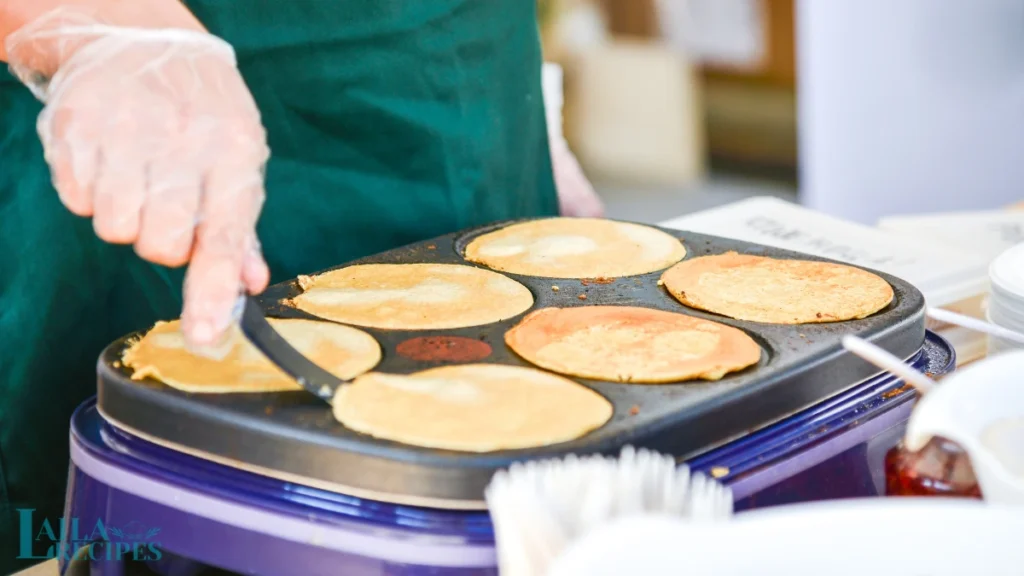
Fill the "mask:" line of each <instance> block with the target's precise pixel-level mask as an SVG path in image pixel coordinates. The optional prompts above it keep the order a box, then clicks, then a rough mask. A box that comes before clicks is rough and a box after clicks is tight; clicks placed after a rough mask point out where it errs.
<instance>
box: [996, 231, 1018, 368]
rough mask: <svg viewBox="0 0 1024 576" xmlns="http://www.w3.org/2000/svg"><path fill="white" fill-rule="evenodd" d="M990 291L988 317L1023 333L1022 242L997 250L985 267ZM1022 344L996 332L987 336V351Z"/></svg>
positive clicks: (1014, 347) (1000, 349)
mask: <svg viewBox="0 0 1024 576" xmlns="http://www.w3.org/2000/svg"><path fill="white" fill-rule="evenodd" d="M989 279H990V281H991V287H992V292H991V295H990V296H989V301H988V321H989V322H992V323H993V324H997V325H999V326H1002V327H1003V328H1008V329H1010V330H1015V331H1017V332H1021V333H1024V244H1018V245H1016V246H1014V247H1013V248H1010V249H1009V250H1007V251H1006V252H1003V253H1002V254H1000V255H999V256H998V257H997V258H996V259H995V260H993V261H992V265H991V266H990V267H989ZM1017 348H1024V346H1021V345H1020V344H1016V343H1014V342H1010V341H1009V340H1006V339H1004V338H999V337H997V336H989V338H988V353H989V354H999V353H1000V352H1006V351H1007V350H1013V349H1017Z"/></svg>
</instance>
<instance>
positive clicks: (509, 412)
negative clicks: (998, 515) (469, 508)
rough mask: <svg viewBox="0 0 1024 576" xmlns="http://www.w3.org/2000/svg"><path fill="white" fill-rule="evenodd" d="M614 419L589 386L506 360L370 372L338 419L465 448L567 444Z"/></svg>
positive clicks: (337, 410) (338, 400)
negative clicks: (505, 362) (403, 371)
mask: <svg viewBox="0 0 1024 576" xmlns="http://www.w3.org/2000/svg"><path fill="white" fill-rule="evenodd" d="M611 416H612V405H611V403H609V402H608V401H607V400H605V399H604V398H603V397H602V396H601V395H599V394H598V393H596V392H594V391H593V390H590V389H589V388H587V387H585V386H581V385H580V384H577V383H575V382H573V381H571V380H567V379H565V378H562V377H561V376H556V375H554V374H549V373H547V372H542V371H540V370H536V369H533V368H523V367H520V366H503V365H499V364H464V365H459V366H443V367H440V368H432V369H430V370H424V371H422V372H417V373H415V374H411V375H407V376H404V375H403V376H400V375H394V374H382V373H378V372H371V373H369V374H364V375H362V376H360V377H359V378H356V380H355V382H353V383H352V384H349V385H345V386H342V387H340V388H338V392H337V394H336V395H335V397H334V417H335V418H337V419H338V421H339V422H341V423H342V424H344V425H345V426H347V427H348V428H350V429H352V430H355V431H357V432H361V433H363V434H369V435H370V436H374V437H377V438H383V439H385V440H392V441H395V442H401V443H403V444H409V445H413V446H422V447H425V448H436V449H441V450H458V451H462V452H492V451H495V450H514V449H522V448H534V447H537V446H547V445H549V444H557V443H559V442H567V441H569V440H574V439H576V438H579V437H580V436H583V435H584V434H586V433H588V432H590V431H591V430H594V429H595V428H598V427H600V426H602V425H603V424H604V423H605V422H607V421H608V420H609V419H610V418H611Z"/></svg>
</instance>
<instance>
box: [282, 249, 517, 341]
mask: <svg viewBox="0 0 1024 576" xmlns="http://www.w3.org/2000/svg"><path fill="white" fill-rule="evenodd" d="M299 286H300V287H301V288H302V289H303V293H302V294H300V295H299V296H296V297H295V298H293V299H292V301H291V303H292V305H293V306H295V307H296V308H298V309H300V310H303V311H305V312H308V313H310V314H312V315H314V316H318V317H320V318H325V319H327V320H334V321H335V322H344V323H346V324H354V325H356V326H368V327H373V328H387V329H392V330H444V329H450V328H464V327H466V326H481V325H483V324H490V323H492V322H498V321H501V320H505V319H507V318H511V317H513V316H516V315H518V314H521V313H523V312H525V311H526V310H528V309H529V308H530V307H531V306H533V294H532V293H530V290H529V289H528V288H527V287H526V286H523V285H522V284H520V283H519V282H516V281H515V280H512V279H511V278H508V277H506V276H503V275H501V274H498V273H496V272H491V271H489V270H481V269H480V268H474V267H473V266H464V265H460V264H359V265H356V266H348V267H346V268H342V269H340V270H334V271H332V272H327V273H325V274H321V275H319V276H313V277H309V276H300V277H299Z"/></svg>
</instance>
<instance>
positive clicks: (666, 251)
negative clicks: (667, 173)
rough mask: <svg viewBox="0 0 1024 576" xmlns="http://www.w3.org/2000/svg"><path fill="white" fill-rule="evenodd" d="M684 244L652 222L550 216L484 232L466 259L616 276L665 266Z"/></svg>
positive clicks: (546, 273) (526, 270)
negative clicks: (648, 223) (648, 224)
mask: <svg viewBox="0 0 1024 576" xmlns="http://www.w3.org/2000/svg"><path fill="white" fill-rule="evenodd" d="M685 255H686V249H685V248H683V244H682V243H681V242H680V241H679V240H677V239H676V238H673V237H672V236H670V235H668V234H666V233H664V232H662V231H661V230H656V229H654V228H651V227H649V226H641V225H639V224H628V223H625V222H614V221H612V220H600V219H596V218H548V219H544V220H533V221H530V222H523V223H520V224H513V225H511V226H508V227H506V228H502V229H501V230H497V231H495V232H490V233H488V234H484V235H482V236H480V237H479V238H476V239H474V240H473V241H472V242H470V243H469V245H468V246H467V247H466V259H467V260H469V261H470V262H476V263H478V264H483V265H484V266H487V267H489V268H494V269H495V270H502V271H504V272H511V273H513V274H522V275H524V276H541V277H546V278H599V277H605V278H617V277H621V276H636V275H638V274H647V273H648V272H654V271H656V270H661V269H663V268H666V267H668V266H671V265H672V264H674V263H676V262H678V261H680V260H681V259H682V258H683V256H685Z"/></svg>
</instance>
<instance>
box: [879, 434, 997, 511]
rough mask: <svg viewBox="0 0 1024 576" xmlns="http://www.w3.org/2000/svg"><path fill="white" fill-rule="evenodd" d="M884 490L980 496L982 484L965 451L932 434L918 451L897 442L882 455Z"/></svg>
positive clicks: (894, 493)
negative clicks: (979, 483) (976, 476)
mask: <svg viewBox="0 0 1024 576" xmlns="http://www.w3.org/2000/svg"><path fill="white" fill-rule="evenodd" d="M885 494H886V496H947V497H961V498H978V499H980V498H981V488H980V487H979V486H978V479H977V478H975V476H974V470H973V468H971V461H970V458H968V456H967V452H965V451H964V449H963V448H961V447H960V446H959V445H958V444H956V443H955V442H952V441H950V440H947V439H945V438H940V437H935V438H932V439H931V441H930V442H928V444H926V445H925V446H924V448H922V449H921V450H920V451H918V452H911V451H910V450H907V448H906V447H905V446H904V445H903V442H900V443H899V444H897V445H896V446H895V447H894V448H893V449H892V450H890V451H889V453H888V454H886V455H885Z"/></svg>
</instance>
